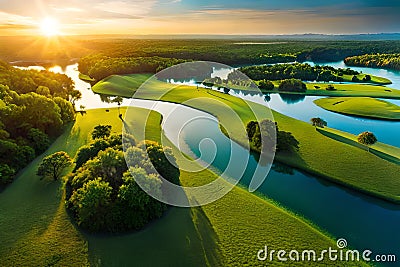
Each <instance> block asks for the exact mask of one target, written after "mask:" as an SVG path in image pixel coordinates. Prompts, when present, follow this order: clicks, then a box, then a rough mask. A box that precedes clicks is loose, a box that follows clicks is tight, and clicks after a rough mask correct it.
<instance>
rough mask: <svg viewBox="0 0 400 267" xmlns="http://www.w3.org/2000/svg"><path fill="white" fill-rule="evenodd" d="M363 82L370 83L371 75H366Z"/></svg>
mask: <svg viewBox="0 0 400 267" xmlns="http://www.w3.org/2000/svg"><path fill="white" fill-rule="evenodd" d="M363 81H364V82H369V81H371V75H369V74H367V75H365V77H364V78H363Z"/></svg>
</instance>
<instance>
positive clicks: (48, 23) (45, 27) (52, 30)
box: [40, 17, 60, 37]
mask: <svg viewBox="0 0 400 267" xmlns="http://www.w3.org/2000/svg"><path fill="white" fill-rule="evenodd" d="M59 26H60V25H59V23H58V21H57V20H56V19H54V18H50V17H47V18H45V19H43V20H42V22H41V24H40V30H41V32H42V34H43V35H46V36H49V37H51V36H55V35H59V34H60V29H59Z"/></svg>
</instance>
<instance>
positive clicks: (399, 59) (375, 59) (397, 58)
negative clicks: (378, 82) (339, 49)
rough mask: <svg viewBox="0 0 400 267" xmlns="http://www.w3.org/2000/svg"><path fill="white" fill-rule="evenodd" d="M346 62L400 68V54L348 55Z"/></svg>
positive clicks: (359, 65)
mask: <svg viewBox="0 0 400 267" xmlns="http://www.w3.org/2000/svg"><path fill="white" fill-rule="evenodd" d="M344 62H345V63H346V65H348V66H356V67H371V68H383V69H390V70H400V54H372V55H371V54H366V55H361V56H352V57H347V58H346V59H345V60H344Z"/></svg>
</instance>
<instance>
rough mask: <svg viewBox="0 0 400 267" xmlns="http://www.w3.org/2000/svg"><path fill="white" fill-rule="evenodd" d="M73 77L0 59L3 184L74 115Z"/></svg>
mask: <svg viewBox="0 0 400 267" xmlns="http://www.w3.org/2000/svg"><path fill="white" fill-rule="evenodd" d="M79 97H80V93H79V92H78V91H76V90H75V89H74V83H73V81H72V80H71V79H70V78H69V77H67V76H66V75H62V74H55V73H52V72H48V71H40V72H39V71H35V70H20V69H17V68H14V67H12V66H10V65H8V64H6V63H4V62H0V186H4V185H6V184H8V183H10V182H11V181H12V180H13V178H14V176H15V174H16V173H17V172H18V171H19V170H21V169H22V168H24V167H25V166H26V165H27V164H28V163H29V162H31V161H32V160H33V159H34V158H35V157H37V156H38V155H40V154H42V153H43V152H44V151H45V150H46V149H47V148H48V147H49V146H50V144H51V142H52V140H54V139H55V138H56V137H57V136H58V135H60V134H61V133H62V131H63V128H64V127H65V126H66V125H67V124H68V123H69V122H71V121H73V120H74V118H75V110H74V106H73V104H72V103H71V102H73V101H74V100H75V99H76V98H79Z"/></svg>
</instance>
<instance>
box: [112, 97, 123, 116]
mask: <svg viewBox="0 0 400 267" xmlns="http://www.w3.org/2000/svg"><path fill="white" fill-rule="evenodd" d="M123 101H124V99H123V98H122V97H120V96H117V97H115V98H114V99H113V100H112V102H114V103H117V104H118V117H120V118H121V116H122V114H121V111H120V107H121V104H122V102H123Z"/></svg>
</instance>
